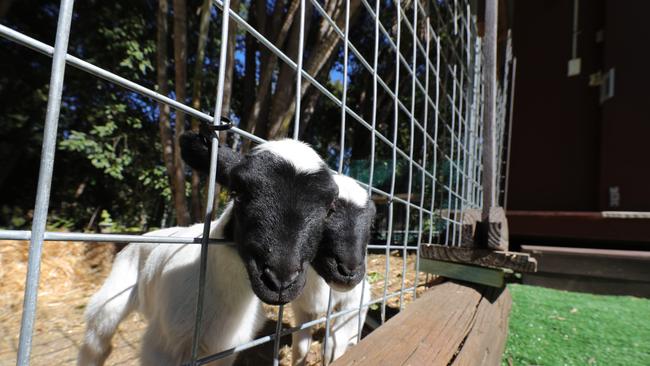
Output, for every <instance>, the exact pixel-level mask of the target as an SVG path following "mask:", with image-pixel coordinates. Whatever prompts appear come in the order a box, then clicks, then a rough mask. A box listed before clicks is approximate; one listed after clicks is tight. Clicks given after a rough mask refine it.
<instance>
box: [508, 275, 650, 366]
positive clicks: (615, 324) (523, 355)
mask: <svg viewBox="0 0 650 366" xmlns="http://www.w3.org/2000/svg"><path fill="white" fill-rule="evenodd" d="M509 289H510V291H511V293H512V299H513V304H512V312H511V313H510V325H509V333H508V341H507V344H506V350H505V353H504V356H503V361H502V365H517V366H518V365H540V366H541V365H550V366H555V365H558V366H562V365H607V366H609V365H643V366H650V300H648V299H640V298H635V297H629V296H600V295H590V294H581V293H575V292H567V291H558V290H550V289H546V288H541V287H532V286H523V285H510V286H509Z"/></svg>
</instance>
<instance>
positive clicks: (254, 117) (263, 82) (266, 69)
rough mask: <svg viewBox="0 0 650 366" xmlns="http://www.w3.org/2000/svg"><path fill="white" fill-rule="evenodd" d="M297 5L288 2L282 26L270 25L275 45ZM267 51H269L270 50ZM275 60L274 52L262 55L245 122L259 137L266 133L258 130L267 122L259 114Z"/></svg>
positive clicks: (281, 41)
mask: <svg viewBox="0 0 650 366" xmlns="http://www.w3.org/2000/svg"><path fill="white" fill-rule="evenodd" d="M280 4H281V2H280V1H278V2H276V10H277V9H278V6H281V5H280ZM299 5H300V1H298V0H291V3H290V4H289V8H288V9H287V14H286V16H285V19H284V22H283V23H282V26H281V27H275V24H274V25H273V26H272V28H273V29H279V31H278V33H277V37H276V38H275V42H274V44H275V45H276V46H277V47H282V45H283V44H284V42H285V40H286V38H287V34H288V33H289V29H290V28H291V24H292V23H293V19H294V16H295V14H296V10H298V7H299ZM275 13H276V12H275V11H274V14H275ZM280 14H281V12H280ZM258 19H259V17H258ZM277 19H281V17H280V18H279V17H278V16H274V18H273V20H277ZM269 33H270V32H269ZM271 39H273V38H271ZM267 52H269V53H270V51H267ZM264 55H267V54H263V56H264ZM277 62H278V58H277V57H276V56H275V54H268V57H263V59H262V63H261V67H260V70H262V71H263V72H262V74H261V75H260V83H259V88H258V94H257V98H256V99H255V103H254V104H253V108H252V110H251V113H250V117H249V121H248V123H247V124H248V126H250V127H251V132H252V133H255V134H256V135H258V136H261V137H265V136H266V133H263V134H260V131H259V130H265V129H266V125H267V124H266V121H265V120H264V119H262V118H260V116H261V112H262V107H263V105H264V103H266V101H267V98H268V97H269V95H270V93H271V88H270V86H271V80H272V79H273V71H274V70H275V67H276V65H277Z"/></svg>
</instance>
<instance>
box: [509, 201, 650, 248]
mask: <svg viewBox="0 0 650 366" xmlns="http://www.w3.org/2000/svg"><path fill="white" fill-rule="evenodd" d="M507 216H508V224H509V226H510V228H509V230H510V235H511V236H517V237H519V238H526V239H528V241H529V242H530V239H535V238H539V239H549V238H551V239H564V240H566V241H569V240H571V241H584V242H588V243H589V245H590V246H593V245H594V243H593V242H594V241H599V242H604V243H607V245H609V246H615V245H617V246H622V245H623V244H624V243H622V242H627V243H632V244H633V245H631V246H632V247H634V248H639V249H641V248H642V249H646V248H650V246H649V245H648V244H649V243H650V220H649V219H648V218H644V217H643V216H642V215H638V214H637V215H631V214H630V215H612V214H611V213H602V212H595V211H592V212H580V211H513V210H508V212H507ZM546 241H547V240H546Z"/></svg>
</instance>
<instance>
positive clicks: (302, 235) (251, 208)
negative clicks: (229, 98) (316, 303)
mask: <svg viewBox="0 0 650 366" xmlns="http://www.w3.org/2000/svg"><path fill="white" fill-rule="evenodd" d="M180 144H181V154H182V156H183V160H185V162H186V163H187V164H189V165H190V166H191V167H192V168H194V169H196V170H198V171H200V172H204V173H207V171H208V168H209V162H210V147H209V146H208V145H207V144H206V142H205V141H204V139H203V138H201V136H200V135H198V134H196V133H193V132H186V133H184V134H183V135H181V137H180ZM217 181H218V182H219V183H220V184H222V185H224V186H226V187H228V188H229V189H230V191H231V193H232V196H233V200H234V207H233V210H232V219H231V222H230V223H229V231H231V235H232V236H233V239H234V241H235V243H236V245H237V249H238V251H239V254H240V256H241V258H242V261H243V262H244V264H245V266H246V270H247V272H248V276H249V279H250V282H251V285H252V288H253V292H255V294H256V295H257V296H258V297H259V298H260V299H261V300H262V301H264V302H266V303H269V304H285V303H288V302H289V301H291V300H293V299H295V298H296V297H298V296H299V295H300V294H301V292H302V289H303V287H304V285H305V276H306V264H307V263H309V262H311V261H312V260H313V259H314V256H315V255H316V252H317V250H318V244H319V242H320V241H321V239H322V235H323V225H324V221H325V218H326V216H327V212H328V210H329V209H330V208H331V205H332V202H333V201H334V199H335V198H336V197H337V195H338V186H337V185H336V183H334V179H333V178H332V176H331V174H330V173H329V171H328V170H327V167H326V166H325V163H323V161H322V160H321V158H320V157H319V156H318V155H317V154H316V153H315V152H314V151H313V150H312V149H311V148H309V147H308V146H306V145H304V144H301V143H298V142H296V141H291V140H283V141H274V142H268V143H266V144H263V145H260V146H258V147H257V148H256V149H255V150H254V151H253V152H252V153H251V154H249V155H247V156H245V157H241V156H240V155H239V154H237V153H235V152H234V151H232V150H231V149H229V148H225V147H220V148H219V159H218V163H217Z"/></svg>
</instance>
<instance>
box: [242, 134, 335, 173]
mask: <svg viewBox="0 0 650 366" xmlns="http://www.w3.org/2000/svg"><path fill="white" fill-rule="evenodd" d="M264 151H268V152H270V153H272V154H275V155H276V156H279V157H281V158H282V159H284V160H286V161H288V162H289V163H291V165H293V166H294V167H295V168H296V171H297V172H298V173H306V174H309V173H315V172H317V171H319V170H321V169H323V167H324V164H325V163H324V162H323V159H321V157H320V156H318V154H316V152H315V151H314V150H313V149H312V148H311V147H310V146H309V145H308V144H306V143H304V142H302V141H297V140H292V139H283V140H276V141H269V142H265V143H263V144H261V145H258V146H256V147H255V148H254V149H253V150H252V151H251V154H252V155H255V154H258V153H261V152H264Z"/></svg>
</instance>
